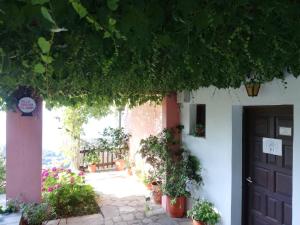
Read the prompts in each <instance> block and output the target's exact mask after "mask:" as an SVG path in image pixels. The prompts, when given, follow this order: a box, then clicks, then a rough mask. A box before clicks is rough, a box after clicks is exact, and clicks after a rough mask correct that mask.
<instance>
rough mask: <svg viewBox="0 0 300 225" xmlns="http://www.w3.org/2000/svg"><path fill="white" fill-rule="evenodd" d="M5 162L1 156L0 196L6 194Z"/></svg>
mask: <svg viewBox="0 0 300 225" xmlns="http://www.w3.org/2000/svg"><path fill="white" fill-rule="evenodd" d="M5 179H6V178H5V160H4V157H3V156H2V155H0V194H3V193H5Z"/></svg>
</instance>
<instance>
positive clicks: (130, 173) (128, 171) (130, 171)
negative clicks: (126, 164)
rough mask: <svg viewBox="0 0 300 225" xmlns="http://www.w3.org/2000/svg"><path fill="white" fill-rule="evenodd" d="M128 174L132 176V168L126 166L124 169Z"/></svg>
mask: <svg viewBox="0 0 300 225" xmlns="http://www.w3.org/2000/svg"><path fill="white" fill-rule="evenodd" d="M126 171H127V174H128V176H132V170H131V168H127V169H126Z"/></svg>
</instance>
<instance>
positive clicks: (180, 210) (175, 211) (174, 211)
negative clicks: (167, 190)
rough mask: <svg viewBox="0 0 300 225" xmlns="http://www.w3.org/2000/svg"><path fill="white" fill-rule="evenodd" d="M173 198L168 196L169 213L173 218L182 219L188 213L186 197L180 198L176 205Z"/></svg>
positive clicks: (177, 199)
mask: <svg viewBox="0 0 300 225" xmlns="http://www.w3.org/2000/svg"><path fill="white" fill-rule="evenodd" d="M171 202H172V198H170V197H169V196H167V209H166V210H167V213H168V214H169V215H170V217H173V218H182V217H184V215H185V211H186V197H178V198H176V201H175V203H174V204H172V203H171Z"/></svg>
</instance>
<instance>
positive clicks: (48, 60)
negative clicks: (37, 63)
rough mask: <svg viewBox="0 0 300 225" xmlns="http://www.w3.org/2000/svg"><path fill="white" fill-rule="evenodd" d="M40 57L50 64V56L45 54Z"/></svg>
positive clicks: (51, 60)
mask: <svg viewBox="0 0 300 225" xmlns="http://www.w3.org/2000/svg"><path fill="white" fill-rule="evenodd" d="M41 59H42V60H43V62H45V63H47V64H50V63H52V62H53V58H52V57H51V56H47V55H41Z"/></svg>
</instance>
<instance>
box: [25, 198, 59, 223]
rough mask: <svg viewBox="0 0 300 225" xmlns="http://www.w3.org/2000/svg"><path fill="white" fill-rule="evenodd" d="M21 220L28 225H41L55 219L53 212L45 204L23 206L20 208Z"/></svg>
mask: <svg viewBox="0 0 300 225" xmlns="http://www.w3.org/2000/svg"><path fill="white" fill-rule="evenodd" d="M22 211H23V219H24V220H25V221H26V222H27V224H28V225H41V224H42V223H43V222H44V221H49V220H51V219H54V218H55V217H56V214H55V211H54V210H53V208H52V207H51V206H49V205H48V204H47V203H42V204H25V205H24V206H23V207H22Z"/></svg>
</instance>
